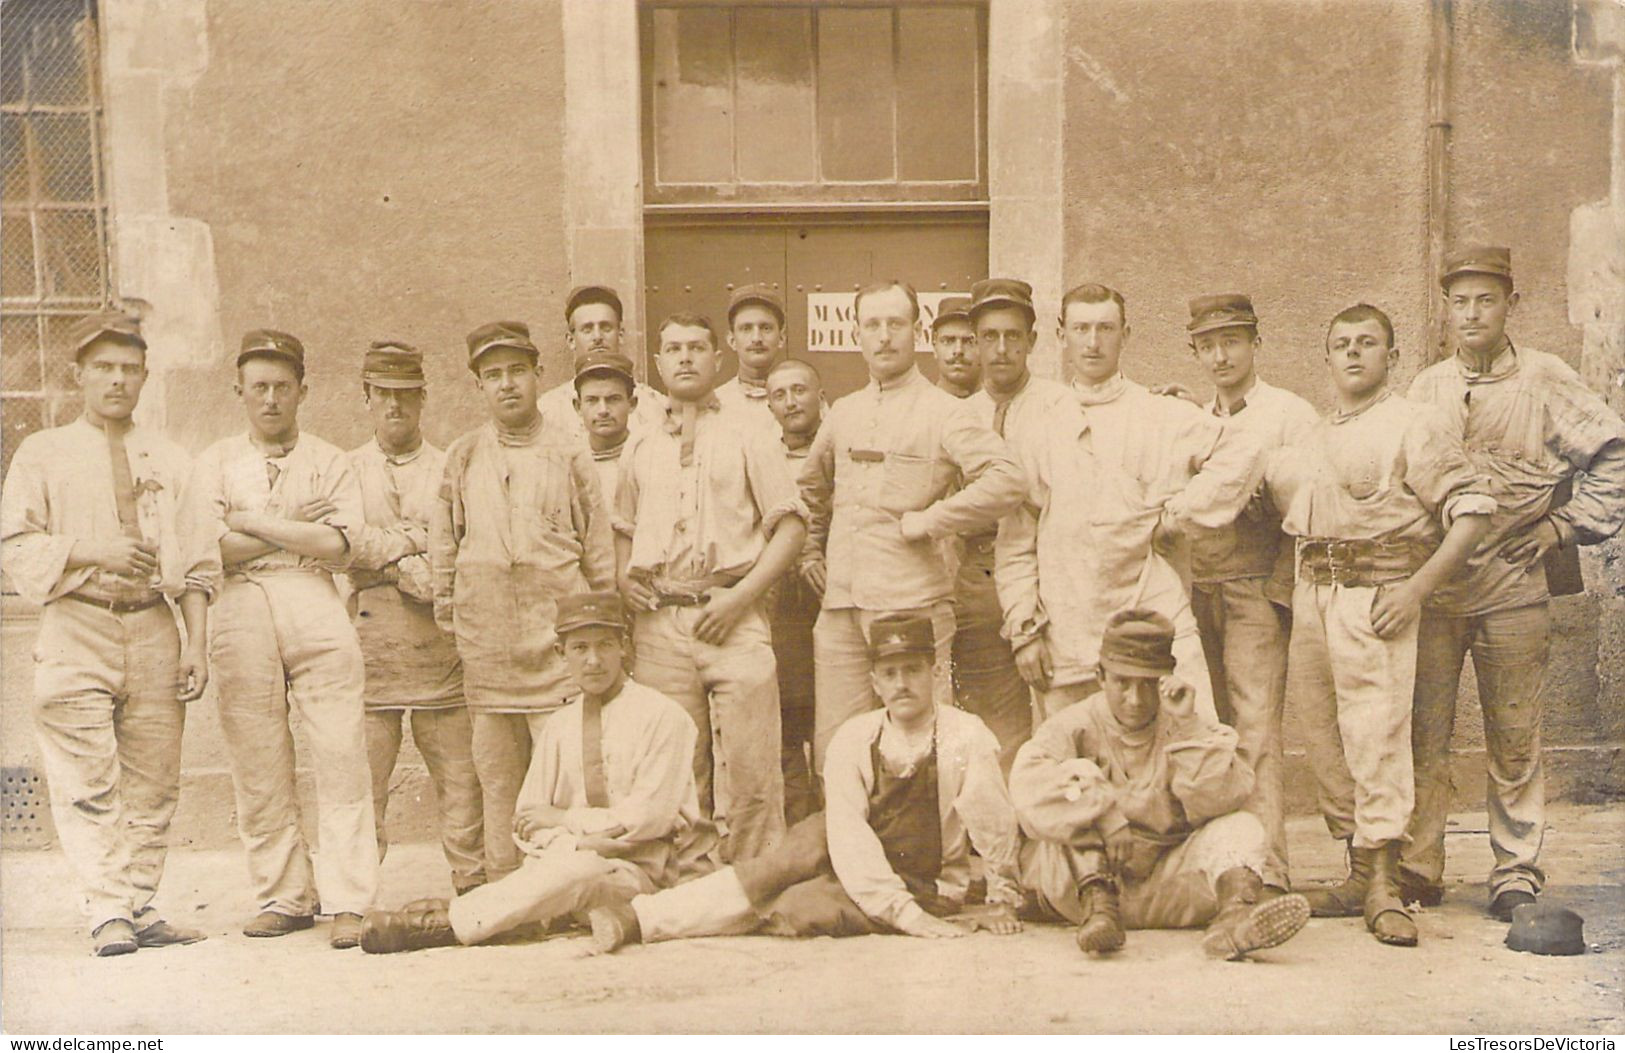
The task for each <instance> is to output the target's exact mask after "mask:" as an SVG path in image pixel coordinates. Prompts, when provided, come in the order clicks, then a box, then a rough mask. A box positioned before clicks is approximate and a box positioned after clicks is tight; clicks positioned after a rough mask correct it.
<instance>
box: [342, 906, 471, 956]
mask: <svg viewBox="0 0 1625 1053" xmlns="http://www.w3.org/2000/svg"><path fill="white" fill-rule="evenodd" d="M410 906H412V908H413V909H411V910H406V909H402V910H393V911H392V910H369V911H368V912H367V916H366V917H364V918H362V919H361V949H362V950H364V951H366V952H367V953H368V954H394V953H396V952H398V951H420V950H423V949H424V948H426V947H452V946H455V945H456V943H457V935H456V933H454V932H452V931H451V915H450V914H449V913H448V912H447V909H446V901H445V900H443V899H439V900H417V901H415V902H414V903H413V904H410Z"/></svg>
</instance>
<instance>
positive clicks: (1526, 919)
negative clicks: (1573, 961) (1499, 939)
mask: <svg viewBox="0 0 1625 1053" xmlns="http://www.w3.org/2000/svg"><path fill="white" fill-rule="evenodd" d="M1506 945H1507V946H1508V947H1511V948H1512V949H1513V950H1515V951H1524V952H1527V953H1529V954H1584V953H1585V950H1586V940H1585V919H1583V918H1581V917H1580V915H1578V914H1576V913H1574V911H1572V910H1569V909H1568V908H1567V907H1559V906H1556V905H1554V904H1550V903H1540V902H1538V901H1537V902H1535V903H1523V904H1520V905H1519V906H1518V908H1517V909H1516V910H1514V911H1513V912H1512V927H1511V928H1509V929H1507V934H1506Z"/></svg>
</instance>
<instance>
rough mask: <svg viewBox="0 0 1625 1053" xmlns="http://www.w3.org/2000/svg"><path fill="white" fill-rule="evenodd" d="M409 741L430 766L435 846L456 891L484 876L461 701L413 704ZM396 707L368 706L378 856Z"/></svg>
mask: <svg viewBox="0 0 1625 1053" xmlns="http://www.w3.org/2000/svg"><path fill="white" fill-rule="evenodd" d="M411 712H412V717H411V720H412V740H413V741H414V742H416V743H417V747H418V752H419V753H420V754H422V755H423V765H424V767H426V768H428V769H429V782H430V784H431V785H432V786H433V787H434V796H435V806H436V808H437V810H438V811H439V813H440V847H441V850H442V851H443V852H445V854H446V862H447V864H449V865H450V866H451V883H452V887H454V888H456V889H458V890H459V891H460V890H462V889H465V888H468V887H469V886H471V885H478V884H481V883H483V882H484V881H485V827H484V822H485V819H484V807H483V802H482V800H481V796H480V793H481V791H480V780H479V779H478V778H477V777H476V776H475V774H474V727H473V724H472V722H471V721H470V720H469V718H468V709H467V707H465V706H451V707H449V708H444V709H414V710H412V711H411ZM405 716H406V711H405V710H401V709H369V710H367V717H366V723H367V761H368V763H369V764H371V765H372V813H373V823H374V825H375V826H377V828H378V859H379V861H380V862H382V861H383V858H384V855H385V853H387V852H388V851H389V834H388V828H387V826H386V825H385V822H384V817H385V815H386V813H387V812H388V810H389V777H390V776H391V775H392V774H394V772H395V761H396V759H397V758H399V756H400V752H401V738H402V735H403V728H402V724H403V723H404V718H405Z"/></svg>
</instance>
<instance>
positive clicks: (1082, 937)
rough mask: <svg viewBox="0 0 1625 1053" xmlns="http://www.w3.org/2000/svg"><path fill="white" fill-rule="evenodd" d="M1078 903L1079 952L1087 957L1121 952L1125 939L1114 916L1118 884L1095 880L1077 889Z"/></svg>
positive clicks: (1102, 879) (1108, 880)
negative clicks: (1084, 953) (1080, 911)
mask: <svg viewBox="0 0 1625 1053" xmlns="http://www.w3.org/2000/svg"><path fill="white" fill-rule="evenodd" d="M1078 902H1079V903H1080V904H1081V905H1082V907H1083V921H1082V922H1081V923H1079V925H1078V931H1077V941H1078V950H1080V951H1084V952H1086V953H1088V954H1110V953H1111V952H1113V951H1119V950H1122V949H1123V944H1124V942H1126V940H1127V937H1126V936H1125V935H1124V933H1123V922H1122V920H1121V919H1120V918H1119V917H1118V913H1117V882H1116V881H1115V880H1113V879H1112V878H1098V879H1095V880H1093V881H1088V882H1085V883H1084V884H1081V885H1079V886H1078Z"/></svg>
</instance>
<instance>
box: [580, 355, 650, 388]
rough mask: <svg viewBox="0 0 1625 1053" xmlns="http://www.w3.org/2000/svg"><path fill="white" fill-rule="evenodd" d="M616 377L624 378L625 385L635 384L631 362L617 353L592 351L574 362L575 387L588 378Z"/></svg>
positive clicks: (635, 379)
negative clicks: (596, 376)
mask: <svg viewBox="0 0 1625 1053" xmlns="http://www.w3.org/2000/svg"><path fill="white" fill-rule="evenodd" d="M594 374H597V375H599V376H617V377H625V378H626V380H627V383H629V384H635V383H637V378H636V377H634V376H633V375H632V360H631V359H630V358H627V357H626V356H625V355H623V354H621V353H620V352H619V351H593V352H591V353H589V354H585V355H582V356H581V358H580V359H579V360H578V361H577V362H576V387H578V388H579V387H580V386H581V382H582V381H583V380H585V379H587V378H588V377H590V376H593V375H594Z"/></svg>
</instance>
